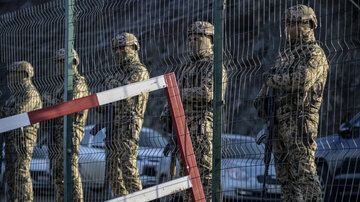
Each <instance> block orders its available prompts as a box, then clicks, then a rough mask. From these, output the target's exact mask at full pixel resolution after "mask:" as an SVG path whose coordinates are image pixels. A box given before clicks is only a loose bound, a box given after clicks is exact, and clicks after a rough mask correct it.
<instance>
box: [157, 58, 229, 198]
mask: <svg viewBox="0 0 360 202" xmlns="http://www.w3.org/2000/svg"><path fill="white" fill-rule="evenodd" d="M226 82H227V73H226V70H225V68H224V67H223V99H224V98H225V91H226ZM178 84H179V90H180V94H181V99H182V103H183V107H184V111H185V117H186V123H187V125H188V128H189V132H190V137H191V142H192V145H193V147H194V153H195V158H196V162H197V166H198V169H199V173H200V177H201V181H202V185H203V189H204V193H205V197H206V200H207V201H211V197H212V196H211V186H212V183H211V182H212V137H213V100H214V97H213V86H214V82H213V55H208V56H207V57H204V58H202V59H199V60H195V61H192V62H191V63H189V64H187V65H185V66H184V67H182V72H181V74H180V76H179V79H178ZM166 119H171V117H170V112H169V108H168V106H167V105H166V106H165V108H164V110H163V112H162V116H161V122H162V123H166V122H167V120H166ZM165 130H166V131H167V132H171V128H165ZM177 157H178V160H179V162H180V167H181V169H180V175H181V176H185V173H184V169H183V163H182V158H181V154H180V151H178V152H177ZM183 197H184V201H191V196H190V192H189V191H185V193H184V194H183Z"/></svg>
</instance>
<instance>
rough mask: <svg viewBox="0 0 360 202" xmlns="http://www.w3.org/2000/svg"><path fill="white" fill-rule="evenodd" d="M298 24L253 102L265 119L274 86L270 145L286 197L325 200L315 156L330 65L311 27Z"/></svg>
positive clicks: (299, 199) (287, 198)
mask: <svg viewBox="0 0 360 202" xmlns="http://www.w3.org/2000/svg"><path fill="white" fill-rule="evenodd" d="M298 26H299V29H298V31H299V32H300V33H301V35H302V37H300V38H297V40H290V42H291V44H290V48H288V49H286V50H285V51H284V52H283V53H282V54H281V55H280V57H279V58H278V59H277V60H276V63H275V66H274V67H273V68H272V70H271V71H270V72H268V73H265V74H264V82H265V85H263V87H262V89H261V91H260V93H259V95H258V97H257V98H256V100H255V103H254V105H255V107H256V108H257V110H258V112H259V115H260V116H262V117H267V116H268V115H267V109H266V106H267V103H266V102H267V100H266V98H267V96H268V90H269V88H273V89H274V94H275V95H274V96H275V98H274V99H275V107H276V119H275V122H276V126H275V128H276V132H275V134H274V137H273V138H274V139H273V148H272V149H273V154H274V158H275V168H276V175H277V180H278V181H279V183H280V184H281V192H282V196H281V198H282V201H321V200H322V199H321V185H320V183H319V180H318V178H317V175H316V165H315V156H314V155H315V149H316V147H317V145H316V142H315V139H316V137H317V127H318V123H319V114H318V112H319V109H320V105H321V102H322V95H323V91H324V88H325V83H326V78H327V73H328V70H329V65H328V62H327V59H326V56H325V53H324V51H323V50H322V48H321V47H320V46H319V45H318V44H317V43H316V41H315V37H314V35H313V31H312V30H310V32H309V31H308V30H307V29H308V28H309V26H308V25H306V24H299V25H298ZM304 30H307V31H304ZM297 37H299V35H297Z"/></svg>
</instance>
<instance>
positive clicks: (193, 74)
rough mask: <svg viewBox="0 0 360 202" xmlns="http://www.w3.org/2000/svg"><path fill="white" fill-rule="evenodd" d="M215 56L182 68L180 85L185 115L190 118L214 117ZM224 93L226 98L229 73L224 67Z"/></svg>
mask: <svg viewBox="0 0 360 202" xmlns="http://www.w3.org/2000/svg"><path fill="white" fill-rule="evenodd" d="M213 61H214V60H213V56H212V55H211V56H209V57H205V58H202V59H199V60H196V61H192V62H190V63H188V64H186V65H184V66H183V67H182V71H181V73H180V76H179V79H178V83H179V89H180V94H181V100H182V102H183V107H184V111H185V115H186V116H188V117H195V116H196V117H203V116H204V115H207V116H210V117H212V116H213V101H214V96H213V88H214V80H213V71H214V68H213V67H214V64H213ZM222 82H223V86H222V87H223V89H222V90H223V93H222V98H223V99H224V98H225V91H226V82H227V73H226V70H225V68H224V67H223V81H222Z"/></svg>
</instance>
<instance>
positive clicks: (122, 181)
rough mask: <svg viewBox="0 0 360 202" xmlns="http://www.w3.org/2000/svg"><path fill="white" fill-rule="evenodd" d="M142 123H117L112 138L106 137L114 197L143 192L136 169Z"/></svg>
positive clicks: (108, 177) (108, 168) (107, 174)
mask: <svg viewBox="0 0 360 202" xmlns="http://www.w3.org/2000/svg"><path fill="white" fill-rule="evenodd" d="M142 123H143V120H142V119H138V120H136V121H135V124H130V123H129V122H128V121H126V122H117V121H116V122H114V127H113V132H112V134H111V136H109V137H106V140H105V144H106V178H107V180H108V181H109V182H110V185H111V189H112V193H113V196H114V197H119V196H123V195H126V194H129V193H132V192H136V191H139V190H142V185H141V181H140V175H139V171H138V169H137V167H136V158H137V156H138V148H139V133H140V130H141V126H142Z"/></svg>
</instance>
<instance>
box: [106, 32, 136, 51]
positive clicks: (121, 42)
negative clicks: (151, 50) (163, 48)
mask: <svg viewBox="0 0 360 202" xmlns="http://www.w3.org/2000/svg"><path fill="white" fill-rule="evenodd" d="M131 45H134V46H135V48H136V50H140V45H139V42H138V40H137V38H136V36H135V35H133V34H131V33H127V32H123V33H121V34H117V35H116V36H115V37H114V38H113V39H112V40H111V47H112V48H113V49H114V48H117V47H120V46H131Z"/></svg>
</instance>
